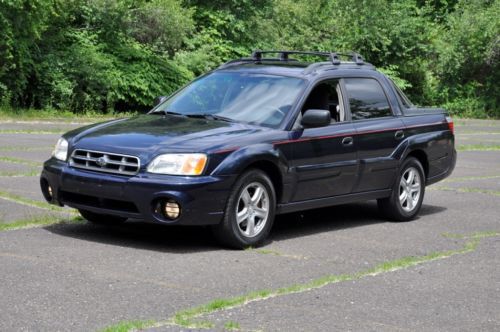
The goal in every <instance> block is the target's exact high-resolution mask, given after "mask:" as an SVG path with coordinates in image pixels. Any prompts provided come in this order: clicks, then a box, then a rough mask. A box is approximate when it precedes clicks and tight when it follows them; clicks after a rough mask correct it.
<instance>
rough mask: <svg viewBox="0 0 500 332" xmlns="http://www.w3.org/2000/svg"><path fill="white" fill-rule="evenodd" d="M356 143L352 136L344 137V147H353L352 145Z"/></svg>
mask: <svg viewBox="0 0 500 332" xmlns="http://www.w3.org/2000/svg"><path fill="white" fill-rule="evenodd" d="M353 142H354V140H353V139H352V137H351V136H348V137H344V138H343V139H342V145H344V146H349V145H352V143H353Z"/></svg>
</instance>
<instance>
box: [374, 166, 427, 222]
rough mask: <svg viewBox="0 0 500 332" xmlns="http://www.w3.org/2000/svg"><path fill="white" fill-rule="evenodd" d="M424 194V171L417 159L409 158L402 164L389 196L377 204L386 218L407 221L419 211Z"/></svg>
mask: <svg viewBox="0 0 500 332" xmlns="http://www.w3.org/2000/svg"><path fill="white" fill-rule="evenodd" d="M424 193H425V175H424V169H423V167H422V164H421V163H420V162H419V161H418V159H416V158H413V157H410V158H408V159H406V160H405V161H404V162H403V165H402V167H401V171H400V174H399V176H398V179H397V181H396V183H395V184H394V187H393V189H392V194H391V196H390V197H387V198H383V199H379V200H378V201H377V202H378V206H379V209H380V210H381V212H382V213H383V214H384V215H385V216H386V217H388V218H390V219H392V220H395V221H408V220H412V219H414V218H415V217H416V216H417V214H418V212H419V211H420V207H421V206H422V201H423V200H424Z"/></svg>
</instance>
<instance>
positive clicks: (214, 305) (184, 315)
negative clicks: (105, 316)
mask: <svg viewBox="0 0 500 332" xmlns="http://www.w3.org/2000/svg"><path fill="white" fill-rule="evenodd" d="M444 236H445V237H451V235H449V234H448V235H444ZM493 236H500V232H497V231H489V232H477V233H473V234H470V235H456V234H454V235H453V238H458V239H468V241H466V242H465V243H464V245H463V246H462V247H461V248H458V249H455V250H446V251H436V252H432V253H429V254H427V255H423V256H408V257H403V258H399V259H395V260H391V261H387V262H384V263H381V264H378V265H376V266H375V267H373V268H370V269H367V270H364V271H361V272H358V273H353V274H342V275H327V276H323V277H320V278H318V279H314V280H312V281H310V282H308V283H304V284H295V285H291V286H287V287H282V288H278V289H276V290H267V289H264V290H259V291H254V292H251V293H248V294H245V295H241V296H236V297H232V298H227V299H217V300H214V301H212V302H209V303H207V304H204V305H201V306H198V307H194V308H190V309H187V310H183V311H179V312H177V313H176V314H175V315H174V316H173V317H172V318H171V319H169V320H167V321H164V322H157V323H156V326H164V325H172V324H174V325H178V326H181V327H184V328H188V329H189V328H213V326H214V325H213V324H212V323H210V322H206V321H202V322H200V321H198V320H197V318H198V317H200V316H202V315H206V314H210V313H214V312H216V311H221V310H226V309H231V308H235V307H241V306H243V305H246V304H247V303H250V302H253V301H260V300H266V299H269V298H272V297H275V296H281V295H289V294H293V293H301V292H305V291H310V290H314V289H318V288H321V287H324V286H327V285H331V284H335V283H339V282H343V281H350V280H358V279H362V278H366V277H369V276H375V275H378V274H382V273H388V272H392V271H398V270H403V269H407V268H409V267H413V266H416V265H419V264H423V263H427V262H430V261H434V260H439V259H444V258H448V257H451V256H454V255H459V254H465V253H468V252H472V251H474V250H476V249H477V246H478V245H479V243H480V241H481V239H483V238H487V237H493ZM226 324H227V323H226ZM116 326H119V325H116ZM110 328H113V327H110ZM109 331H115V330H109ZM120 331H129V330H120Z"/></svg>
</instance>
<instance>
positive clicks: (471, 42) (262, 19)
mask: <svg viewBox="0 0 500 332" xmlns="http://www.w3.org/2000/svg"><path fill="white" fill-rule="evenodd" d="M498 17H500V0H400V1H395V0H359V1H352V0H254V1H252V0H213V1H202V0H0V34H1V35H2V38H0V101H2V102H3V103H4V104H10V105H12V106H14V107H36V108H57V109H70V110H72V111H76V112H82V111H87V110H100V111H108V110H115V111H121V110H141V109H147V108H148V107H150V105H151V102H152V100H153V99H154V97H156V96H159V95H165V94H169V93H171V92H172V91H174V90H176V89H177V88H179V87H180V86H181V85H182V84H184V83H185V82H187V81H188V80H189V79H190V78H193V77H195V76H198V75H200V74H202V73H204V72H206V71H208V70H211V69H213V68H215V67H217V66H218V65H219V64H220V63H222V62H224V61H227V60H230V59H233V58H236V57H241V56H247V55H248V54H249V53H250V52H251V50H253V49H257V48H260V49H302V50H336V51H348V50H356V51H357V52H359V53H361V54H363V55H364V56H365V58H366V59H367V60H368V61H370V62H372V63H373V64H375V65H376V66H377V67H379V68H380V69H381V70H382V71H384V72H385V73H386V74H388V75H390V76H391V77H392V78H393V79H394V80H395V81H396V82H397V84H398V85H400V86H401V87H402V88H404V89H405V91H406V92H407V93H408V94H409V95H410V97H411V98H412V99H413V100H414V101H415V102H417V103H420V104H432V105H444V106H447V107H448V108H449V109H450V110H451V111H452V112H455V113H460V114H463V115H466V116H484V115H490V116H497V117H498V116H500V111H499V99H500V91H499V87H498V84H497V82H499V80H500V77H499V70H498V69H499V68H498V61H499V52H500V51H499V43H500V26H499V25H500V20H498Z"/></svg>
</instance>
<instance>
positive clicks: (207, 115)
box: [185, 113, 234, 122]
mask: <svg viewBox="0 0 500 332" xmlns="http://www.w3.org/2000/svg"><path fill="white" fill-rule="evenodd" d="M185 115H186V116H188V117H190V118H202V119H211V120H219V121H226V122H234V120H233V119H231V118H227V117H225V116H221V115H217V114H211V113H199V114H198V113H193V114H185Z"/></svg>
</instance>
